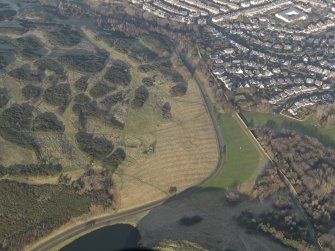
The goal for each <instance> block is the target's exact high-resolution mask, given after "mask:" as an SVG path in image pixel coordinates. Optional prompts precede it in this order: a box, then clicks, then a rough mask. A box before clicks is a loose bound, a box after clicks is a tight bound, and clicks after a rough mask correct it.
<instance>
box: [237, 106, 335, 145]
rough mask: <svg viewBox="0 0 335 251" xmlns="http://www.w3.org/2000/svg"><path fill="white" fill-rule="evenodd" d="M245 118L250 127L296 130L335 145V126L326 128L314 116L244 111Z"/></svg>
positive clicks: (326, 143)
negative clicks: (295, 117) (302, 118)
mask: <svg viewBox="0 0 335 251" xmlns="http://www.w3.org/2000/svg"><path fill="white" fill-rule="evenodd" d="M242 114H243V117H244V120H245V121H246V123H247V124H248V126H250V127H272V128H277V129H278V128H279V129H280V128H285V129H290V130H294V131H296V132H298V133H301V134H304V135H308V136H311V137H315V138H317V139H319V140H320V141H321V142H322V143H324V144H325V145H326V146H331V147H335V127H332V128H325V127H322V126H321V125H320V123H319V122H318V121H317V120H316V119H315V118H313V117H309V118H307V119H305V120H303V121H298V120H295V119H290V118H288V117H285V116H283V115H275V114H271V113H262V112H255V111H252V112H250V111H243V112H242ZM269 121H270V122H269Z"/></svg>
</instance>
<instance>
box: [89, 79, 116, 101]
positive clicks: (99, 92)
mask: <svg viewBox="0 0 335 251" xmlns="http://www.w3.org/2000/svg"><path fill="white" fill-rule="evenodd" d="M113 90H115V88H113V87H110V86H108V85H106V84H105V83H104V82H98V83H96V84H95V85H94V86H93V87H92V89H91V90H90V95H91V96H92V97H93V98H101V97H103V96H105V95H106V94H108V93H109V92H111V91H113Z"/></svg>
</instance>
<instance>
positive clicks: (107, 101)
mask: <svg viewBox="0 0 335 251" xmlns="http://www.w3.org/2000/svg"><path fill="white" fill-rule="evenodd" d="M123 98H124V94H123V92H122V91H120V92H117V93H114V94H112V95H109V96H107V97H106V98H104V100H103V101H101V104H102V105H103V106H105V107H106V109H107V110H109V109H110V108H111V107H112V106H113V105H115V104H117V103H119V102H121V101H122V100H123Z"/></svg>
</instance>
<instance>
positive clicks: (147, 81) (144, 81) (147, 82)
mask: <svg viewBox="0 0 335 251" xmlns="http://www.w3.org/2000/svg"><path fill="white" fill-rule="evenodd" d="M154 83H155V79H154V78H149V77H145V78H143V79H142V84H144V85H146V86H149V87H150V86H154Z"/></svg>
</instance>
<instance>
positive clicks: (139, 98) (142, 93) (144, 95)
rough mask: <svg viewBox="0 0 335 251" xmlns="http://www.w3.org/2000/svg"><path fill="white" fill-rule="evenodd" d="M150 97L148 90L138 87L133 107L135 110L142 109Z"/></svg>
mask: <svg viewBox="0 0 335 251" xmlns="http://www.w3.org/2000/svg"><path fill="white" fill-rule="evenodd" d="M148 97H149V91H148V89H147V88H146V87H145V86H143V85H141V86H140V87H138V88H137V89H136V91H135V97H134V99H133V101H132V103H131V104H132V106H133V107H135V108H141V107H142V106H143V105H144V103H145V101H146V100H147V99H148Z"/></svg>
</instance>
